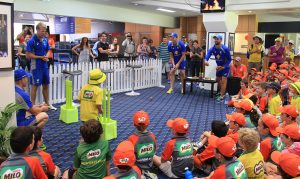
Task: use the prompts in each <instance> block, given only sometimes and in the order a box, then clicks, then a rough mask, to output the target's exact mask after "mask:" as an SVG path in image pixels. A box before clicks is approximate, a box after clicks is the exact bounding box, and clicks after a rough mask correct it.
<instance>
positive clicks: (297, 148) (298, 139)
mask: <svg viewBox="0 0 300 179" xmlns="http://www.w3.org/2000/svg"><path fill="white" fill-rule="evenodd" d="M276 131H277V132H278V133H279V134H280V138H281V141H282V142H283V144H284V146H285V149H284V150H282V153H293V154H296V155H298V156H300V132H299V131H300V127H298V126H297V125H293V124H290V125H287V126H285V127H283V128H282V127H278V128H276Z"/></svg>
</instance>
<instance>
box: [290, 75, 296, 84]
mask: <svg viewBox="0 0 300 179" xmlns="http://www.w3.org/2000/svg"><path fill="white" fill-rule="evenodd" d="M288 79H289V80H291V81H292V82H293V83H295V82H297V81H298V79H297V78H293V77H290V76H288Z"/></svg>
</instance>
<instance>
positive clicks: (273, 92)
mask: <svg viewBox="0 0 300 179" xmlns="http://www.w3.org/2000/svg"><path fill="white" fill-rule="evenodd" d="M280 89H281V86H280V84H279V83H276V82H272V83H270V84H268V85H267V93H268V99H269V100H268V110H269V113H270V114H272V115H275V116H279V115H280V112H279V111H278V108H279V107H281V106H282V100H281V98H280V96H279V95H278V92H279V91H280Z"/></svg>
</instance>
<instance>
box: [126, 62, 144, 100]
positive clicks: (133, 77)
mask: <svg viewBox="0 0 300 179" xmlns="http://www.w3.org/2000/svg"><path fill="white" fill-rule="evenodd" d="M126 67H129V68H131V75H132V76H131V79H132V83H131V87H132V91H131V92H129V93H125V94H126V95H127V96H139V95H140V93H137V92H135V91H134V86H135V71H134V69H136V68H142V67H143V65H130V64H128V65H126Z"/></svg>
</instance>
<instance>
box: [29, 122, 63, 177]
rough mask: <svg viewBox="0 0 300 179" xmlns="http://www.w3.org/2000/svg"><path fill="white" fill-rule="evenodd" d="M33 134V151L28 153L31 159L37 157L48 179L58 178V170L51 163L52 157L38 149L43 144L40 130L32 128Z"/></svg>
mask: <svg viewBox="0 0 300 179" xmlns="http://www.w3.org/2000/svg"><path fill="white" fill-rule="evenodd" d="M32 130H33V132H34V145H33V149H32V150H31V151H30V152H29V155H30V156H32V157H37V158H38V159H39V161H40V163H41V165H42V167H43V169H44V172H45V173H46V175H47V176H48V179H50V178H53V179H57V178H59V177H60V174H61V173H60V169H59V168H58V166H56V165H55V164H54V162H53V159H52V156H51V155H50V154H48V153H46V152H44V151H42V150H40V149H39V147H40V146H41V145H42V144H43V138H42V135H43V134H42V129H41V128H39V127H35V126H33V127H32Z"/></svg>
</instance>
